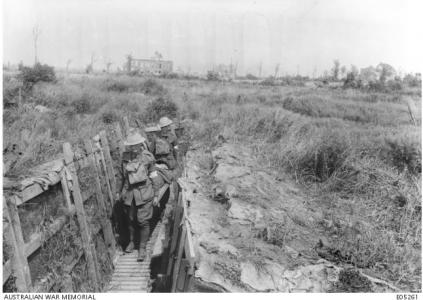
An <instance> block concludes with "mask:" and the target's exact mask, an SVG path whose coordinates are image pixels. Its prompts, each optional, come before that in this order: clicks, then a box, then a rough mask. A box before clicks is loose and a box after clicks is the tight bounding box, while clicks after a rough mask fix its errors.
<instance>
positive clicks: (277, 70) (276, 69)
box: [273, 63, 281, 78]
mask: <svg viewBox="0 0 423 300" xmlns="http://www.w3.org/2000/svg"><path fill="white" fill-rule="evenodd" d="M280 65H281V64H279V63H278V64H276V66H275V75H274V76H273V77H275V78H276V76H278V73H279V67H280Z"/></svg>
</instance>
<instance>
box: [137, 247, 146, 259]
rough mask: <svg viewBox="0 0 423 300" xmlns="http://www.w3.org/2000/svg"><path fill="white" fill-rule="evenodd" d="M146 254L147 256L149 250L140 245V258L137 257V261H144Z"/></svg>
mask: <svg viewBox="0 0 423 300" xmlns="http://www.w3.org/2000/svg"><path fill="white" fill-rule="evenodd" d="M146 256H147V251H146V250H145V248H141V247H140V248H139V249H138V258H137V261H143V260H144V259H145V257H146Z"/></svg>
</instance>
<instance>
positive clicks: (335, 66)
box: [331, 59, 341, 80]
mask: <svg viewBox="0 0 423 300" xmlns="http://www.w3.org/2000/svg"><path fill="white" fill-rule="evenodd" d="M340 66H341V64H340V63H339V60H338V59H335V60H334V61H333V67H332V70H331V72H332V79H333V80H338V78H339V72H340Z"/></svg>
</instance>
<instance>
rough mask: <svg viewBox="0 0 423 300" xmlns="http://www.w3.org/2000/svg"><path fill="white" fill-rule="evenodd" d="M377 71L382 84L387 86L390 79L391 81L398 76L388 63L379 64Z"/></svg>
mask: <svg viewBox="0 0 423 300" xmlns="http://www.w3.org/2000/svg"><path fill="white" fill-rule="evenodd" d="M376 71H377V72H378V73H379V81H380V82H381V83H382V84H385V83H386V81H387V80H388V79H391V78H392V77H394V76H395V74H396V71H395V69H394V67H392V66H391V65H388V64H386V63H380V64H378V65H377V67H376Z"/></svg>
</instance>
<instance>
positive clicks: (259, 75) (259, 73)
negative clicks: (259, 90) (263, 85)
mask: <svg viewBox="0 0 423 300" xmlns="http://www.w3.org/2000/svg"><path fill="white" fill-rule="evenodd" d="M262 69H263V62H260V64H259V71H258V77H259V78H261V71H262Z"/></svg>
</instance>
